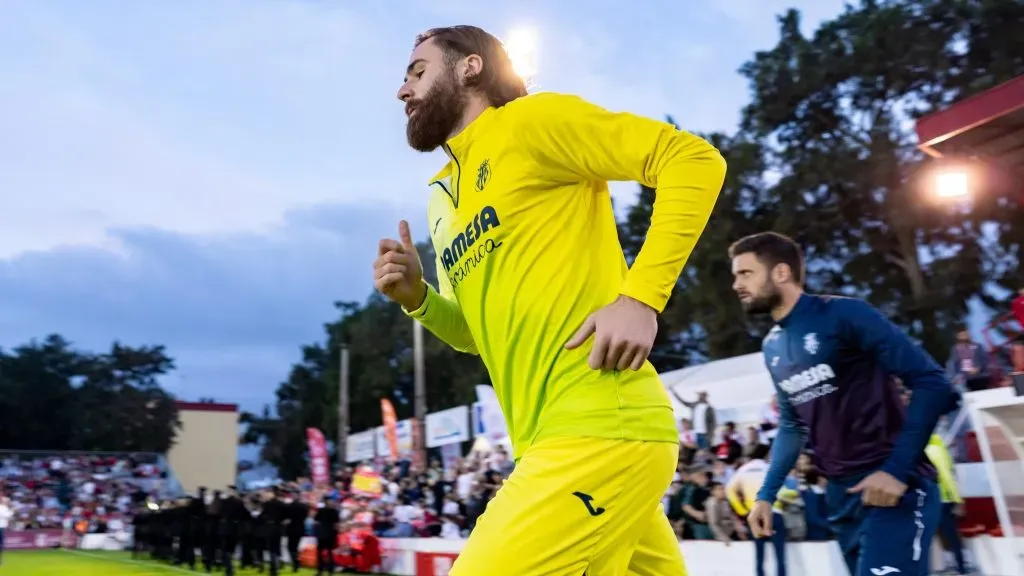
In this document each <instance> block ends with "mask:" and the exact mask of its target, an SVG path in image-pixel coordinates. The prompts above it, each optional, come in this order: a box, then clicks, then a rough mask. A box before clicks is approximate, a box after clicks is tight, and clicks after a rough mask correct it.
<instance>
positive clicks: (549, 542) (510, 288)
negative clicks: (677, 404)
mask: <svg viewBox="0 0 1024 576" xmlns="http://www.w3.org/2000/svg"><path fill="white" fill-rule="evenodd" d="M405 73H406V74H405V82H404V84H402V87H401V88H400V89H399V91H398V97H399V99H400V100H401V101H402V102H403V103H404V104H405V112H406V115H407V116H408V127H407V137H408V141H409V145H410V146H411V147H412V148H414V149H416V150H421V151H431V150H435V149H437V148H442V149H443V150H444V153H445V155H446V164H445V166H444V168H443V169H442V170H441V172H440V173H439V174H437V176H435V177H434V178H432V179H431V180H430V183H429V190H430V198H429V203H428V209H427V214H428V217H429V222H428V224H429V230H430V237H431V241H432V242H433V245H434V249H435V251H436V253H437V258H438V261H437V271H438V284H439V287H440V290H439V291H435V290H434V288H433V287H431V286H428V285H427V284H426V283H424V281H423V279H422V276H423V271H422V265H421V263H420V261H419V257H418V255H417V254H416V249H415V246H414V244H413V241H412V236H411V234H410V232H409V226H408V224H406V223H405V222H402V223H401V224H400V225H399V239H398V240H382V241H381V242H380V246H379V253H378V259H377V261H376V262H375V265H374V269H375V272H374V278H375V283H376V287H377V289H378V290H380V291H381V292H382V293H383V294H385V295H386V296H387V297H389V298H391V299H392V300H394V301H395V302H398V303H399V304H401V305H402V307H403V308H404V309H405V310H406V312H407V313H408V314H409V315H410V316H411V317H413V318H415V319H417V320H418V321H419V322H421V323H422V324H423V325H424V326H425V327H426V328H427V329H428V330H430V331H431V332H432V333H433V334H434V335H436V336H437V337H438V338H440V339H442V340H444V341H445V342H447V343H448V344H449V345H450V346H452V347H453V348H455V349H457V350H461V351H464V352H468V353H472V354H479V355H480V357H481V358H482V360H483V362H484V364H485V365H486V366H487V369H488V372H489V374H490V378H491V381H492V383H493V385H494V389H495V392H496V393H497V397H498V400H499V402H500V403H501V406H502V410H503V412H504V416H505V420H506V423H507V425H508V431H509V434H510V436H511V438H512V443H513V448H514V458H515V460H516V462H517V465H516V467H515V470H514V472H513V473H512V475H511V476H510V477H509V478H508V480H507V481H506V482H505V483H504V485H503V486H502V488H501V490H499V491H498V493H497V495H496V496H495V498H494V499H493V500H492V501H491V502H489V503H488V505H487V511H486V512H485V513H484V514H483V516H482V517H481V518H480V519H479V521H478V522H477V524H476V528H475V529H474V530H473V533H472V535H471V536H470V538H469V541H468V542H467V544H466V547H465V549H464V550H463V551H462V553H461V554H460V555H459V558H458V560H457V561H456V563H455V566H454V568H453V569H452V572H451V574H453V575H456V576H467V575H468V576H478V575H480V574H488V575H492V576H502V575H509V576H513V575H514V576H531V575H540V574H566V575H574V576H575V575H581V574H584V573H586V574H588V575H590V576H602V575H609V576H611V575H616V576H617V575H622V574H626V573H627V568H628V570H629V571H628V573H629V574H635V575H650V576H655V575H657V576H680V575H683V574H685V568H684V567H683V563H682V558H681V555H680V552H679V545H678V543H677V541H676V538H675V535H674V534H673V533H672V529H671V527H670V526H669V523H668V520H667V519H666V518H665V514H664V509H663V507H662V505H661V499H662V497H663V496H664V494H665V491H666V489H667V488H668V486H669V484H670V483H671V481H672V477H673V474H674V472H675V468H676V461H677V459H678V444H677V442H678V438H677V431H676V426H675V422H674V419H673V415H672V408H671V404H670V402H669V399H668V395H667V394H666V392H665V388H664V386H663V385H662V383H661V381H660V379H659V378H658V374H657V372H656V371H655V370H654V367H653V366H652V365H651V364H650V363H649V362H647V355H648V353H649V352H650V349H651V346H652V344H653V341H654V337H655V335H656V333H657V315H658V313H659V312H661V310H662V309H663V308H664V307H665V304H666V301H667V300H668V297H669V294H670V292H671V291H672V286H673V285H674V284H675V282H676V280H677V277H678V275H679V273H680V271H681V270H682V267H683V265H684V264H685V262H686V259H687V257H688V256H689V254H690V252H691V251H692V250H693V247H694V245H695V244H696V242H697V239H698V237H699V236H700V234H701V232H702V230H703V228H704V226H705V224H706V223H707V220H708V218H709V216H710V214H711V210H712V208H713V207H714V204H715V200H716V198H717V196H718V193H719V190H720V188H721V186H722V182H723V180H724V177H725V161H724V160H723V159H722V156H721V154H719V152H718V151H717V150H716V149H715V148H714V147H712V146H711V145H710V144H708V143H707V142H706V141H704V140H702V139H700V138H698V137H696V136H693V135H692V134H688V133H686V132H681V131H679V130H677V129H676V128H675V127H673V126H671V125H669V124H665V123H663V122H657V121H654V120H649V119H646V118H641V117H639V116H634V115H632V114H618V113H612V112H609V111H607V110H604V109H602V108H600V107H598V106H595V105H593V104H590V103H589V102H587V101H585V100H583V99H581V98H578V97H575V96H567V95H561V94H534V95H529V96H527V94H526V88H525V86H524V83H523V80H522V79H520V78H519V77H518V76H516V74H515V73H514V72H513V70H512V65H511V62H510V61H509V58H508V55H507V54H506V53H505V51H504V49H503V48H502V46H501V44H500V43H499V41H498V40H497V39H496V38H495V37H494V36H492V35H490V34H488V33H486V32H485V31H483V30H481V29H479V28H475V27H472V26H456V27H452V28H442V29H435V30H430V31H428V32H427V33H425V34H423V35H421V36H420V37H418V38H417V40H416V43H415V48H414V50H413V52H412V56H411V58H410V60H409V64H408V68H407V69H406V71H405ZM609 180H635V181H639V182H642V183H643V184H645V185H647V186H651V187H654V188H656V190H657V194H656V199H655V203H654V211H653V215H652V218H651V226H650V228H649V231H648V234H647V238H646V241H645V243H644V246H643V249H642V250H641V252H640V254H639V256H638V257H637V258H636V261H635V262H634V264H633V266H632V267H627V265H626V262H625V259H624V258H623V253H622V248H621V246H620V244H619V241H618V235H617V231H616V224H615V214H614V212H613V210H612V203H611V197H610V195H609V192H608V185H607V181H609Z"/></svg>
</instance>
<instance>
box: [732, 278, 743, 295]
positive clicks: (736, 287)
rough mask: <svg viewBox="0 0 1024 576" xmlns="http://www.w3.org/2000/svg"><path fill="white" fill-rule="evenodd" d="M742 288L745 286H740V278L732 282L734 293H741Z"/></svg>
mask: <svg viewBox="0 0 1024 576" xmlns="http://www.w3.org/2000/svg"><path fill="white" fill-rule="evenodd" d="M742 288H743V285H742V284H740V281H739V279H738V278H737V279H735V280H733V281H732V291H733V292H739V291H740V290H741V289H742Z"/></svg>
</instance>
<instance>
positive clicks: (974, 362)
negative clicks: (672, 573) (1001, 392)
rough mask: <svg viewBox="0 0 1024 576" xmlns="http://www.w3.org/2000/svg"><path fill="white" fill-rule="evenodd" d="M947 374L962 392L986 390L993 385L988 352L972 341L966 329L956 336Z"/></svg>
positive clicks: (950, 353)
mask: <svg viewBox="0 0 1024 576" xmlns="http://www.w3.org/2000/svg"><path fill="white" fill-rule="evenodd" d="M946 373H947V374H948V375H949V378H950V379H951V380H952V381H953V384H954V385H956V387H957V389H959V390H960V391H961V392H966V391H974V390H984V389H986V388H988V387H989V384H990V383H991V378H992V376H991V374H990V373H989V366H988V352H987V351H986V350H985V348H984V347H982V346H981V345H979V344H977V343H975V342H973V341H972V340H971V335H970V333H969V332H967V330H966V329H961V330H960V331H959V332H957V335H956V344H954V345H953V348H952V349H951V350H950V351H949V360H948V361H947V362H946Z"/></svg>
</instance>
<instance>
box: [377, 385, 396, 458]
mask: <svg viewBox="0 0 1024 576" xmlns="http://www.w3.org/2000/svg"><path fill="white" fill-rule="evenodd" d="M380 414H381V418H382V419H383V420H384V437H385V438H387V440H388V447H389V448H390V449H391V459H392V460H398V418H396V417H395V407H394V406H393V405H392V404H391V400H388V399H387V398H381V400H380Z"/></svg>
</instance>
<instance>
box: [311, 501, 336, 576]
mask: <svg viewBox="0 0 1024 576" xmlns="http://www.w3.org/2000/svg"><path fill="white" fill-rule="evenodd" d="M339 524H341V514H340V513H339V512H338V508H337V506H336V504H335V501H334V500H331V499H329V498H325V499H324V502H323V506H322V507H321V508H320V509H319V510H317V511H316V516H314V517H313V531H314V533H315V534H316V573H317V574H323V573H324V572H326V573H328V574H334V549H335V548H336V547H337V545H338V527H339Z"/></svg>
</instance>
